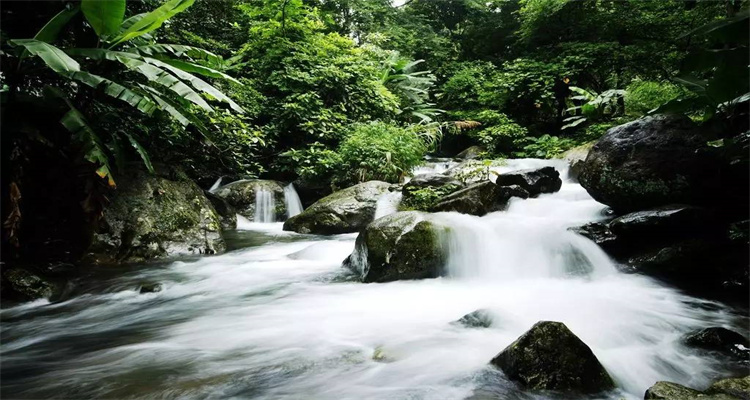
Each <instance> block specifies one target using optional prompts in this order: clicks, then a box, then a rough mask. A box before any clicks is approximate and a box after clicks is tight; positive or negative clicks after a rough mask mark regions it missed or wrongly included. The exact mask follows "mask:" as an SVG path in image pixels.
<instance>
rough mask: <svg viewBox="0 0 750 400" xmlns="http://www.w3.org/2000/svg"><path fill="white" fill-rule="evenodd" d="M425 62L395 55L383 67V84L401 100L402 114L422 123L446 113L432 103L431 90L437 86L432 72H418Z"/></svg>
mask: <svg viewBox="0 0 750 400" xmlns="http://www.w3.org/2000/svg"><path fill="white" fill-rule="evenodd" d="M423 62H424V60H415V61H411V60H409V59H406V58H402V57H400V56H399V54H398V53H393V54H392V55H391V57H389V58H388V60H386V63H385V66H384V67H383V73H382V78H381V79H382V81H383V84H384V85H385V86H386V87H387V88H388V89H389V90H390V91H391V92H392V93H394V94H396V95H397V96H399V98H400V99H401V112H402V113H404V114H407V115H409V116H410V117H416V118H417V120H418V121H419V122H421V123H430V122H433V121H434V119H435V117H437V116H438V115H440V114H441V113H443V112H444V111H443V110H441V109H439V108H435V103H431V102H430V89H432V87H433V86H434V85H435V80H436V78H435V75H433V74H432V72H431V71H417V70H416V67H417V66H418V65H420V64H422V63H423Z"/></svg>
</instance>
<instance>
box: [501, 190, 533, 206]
mask: <svg viewBox="0 0 750 400" xmlns="http://www.w3.org/2000/svg"><path fill="white" fill-rule="evenodd" d="M529 196H531V195H530V194H529V192H528V191H526V189H524V188H522V187H520V186H518V185H510V186H500V187H499V188H498V189H497V198H498V200H497V202H498V203H500V204H507V203H508V201H510V199H511V197H518V198H521V199H528V198H529Z"/></svg>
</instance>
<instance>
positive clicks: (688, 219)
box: [609, 204, 716, 238]
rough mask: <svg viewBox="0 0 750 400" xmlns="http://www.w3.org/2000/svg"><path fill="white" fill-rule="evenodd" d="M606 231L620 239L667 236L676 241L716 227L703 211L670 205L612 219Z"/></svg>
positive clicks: (708, 214) (686, 206) (710, 216)
mask: <svg viewBox="0 0 750 400" xmlns="http://www.w3.org/2000/svg"><path fill="white" fill-rule="evenodd" d="M609 229H611V230H612V232H613V233H614V234H615V235H618V236H622V237H641V238H642V237H644V236H646V237H648V236H657V235H668V237H669V238H676V237H683V236H691V235H695V234H698V235H706V234H708V233H709V232H711V231H715V230H716V224H715V223H714V218H713V216H712V215H711V213H710V212H709V211H708V210H706V209H703V208H699V207H693V206H688V205H683V204H672V205H666V206H661V207H656V208H653V209H650V210H645V211H636V212H633V213H630V214H626V215H623V216H621V217H618V218H615V219H613V220H612V221H611V222H610V223H609Z"/></svg>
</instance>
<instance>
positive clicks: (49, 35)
mask: <svg viewBox="0 0 750 400" xmlns="http://www.w3.org/2000/svg"><path fill="white" fill-rule="evenodd" d="M76 14H78V7H72V8H65V9H64V10H62V11H60V12H59V13H57V15H55V16H54V17H52V19H50V20H49V21H48V22H47V24H46V25H44V27H42V29H40V30H39V32H37V34H36V36H34V39H36V40H40V41H42V42H47V43H52V42H54V41H55V40H57V36H58V35H59V34H60V31H62V28H64V27H65V25H67V24H68V22H70V19H71V18H73V17H74V16H75V15H76Z"/></svg>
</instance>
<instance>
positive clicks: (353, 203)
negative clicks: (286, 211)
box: [284, 181, 392, 234]
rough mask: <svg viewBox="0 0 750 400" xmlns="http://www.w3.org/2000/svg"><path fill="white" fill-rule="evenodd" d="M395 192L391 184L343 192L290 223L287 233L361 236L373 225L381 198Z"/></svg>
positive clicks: (378, 183)
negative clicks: (356, 234)
mask: <svg viewBox="0 0 750 400" xmlns="http://www.w3.org/2000/svg"><path fill="white" fill-rule="evenodd" d="M391 189H392V185H391V184H389V183H386V182H381V181H369V182H363V183H360V184H358V185H354V186H352V187H349V188H346V189H344V190H339V191H338V192H334V193H333V194H331V195H329V196H326V197H324V198H322V199H320V200H318V201H317V202H315V203H314V204H313V205H311V206H310V207H308V208H307V209H305V210H304V211H302V213H300V214H298V215H295V216H294V217H292V218H289V219H288V220H286V222H284V230H285V231H294V232H298V233H316V234H338V233H351V232H357V231H359V230H360V229H362V228H364V227H365V226H367V224H369V223H370V222H372V220H373V218H374V217H375V209H376V206H377V201H378V198H379V197H380V196H381V195H383V194H384V193H386V192H388V191H389V190H391Z"/></svg>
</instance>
